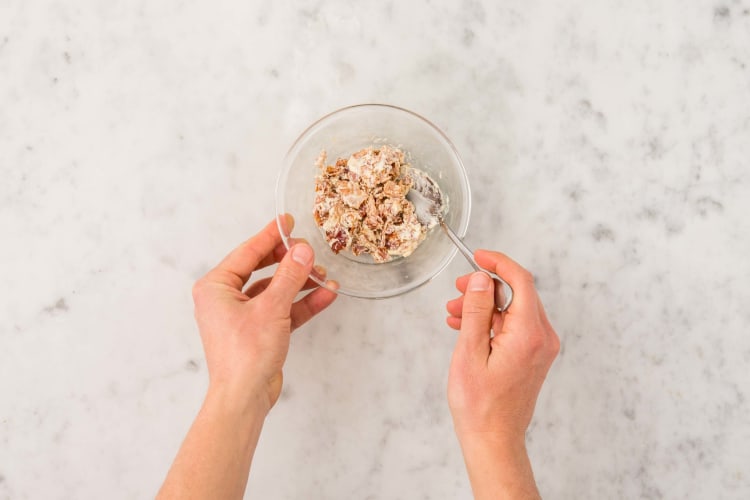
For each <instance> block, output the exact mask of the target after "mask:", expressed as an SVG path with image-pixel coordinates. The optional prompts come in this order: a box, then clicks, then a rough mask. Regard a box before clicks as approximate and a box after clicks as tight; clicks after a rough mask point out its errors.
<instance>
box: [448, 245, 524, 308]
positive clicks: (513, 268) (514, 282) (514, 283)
mask: <svg viewBox="0 0 750 500" xmlns="http://www.w3.org/2000/svg"><path fill="white" fill-rule="evenodd" d="M474 259H476V261H477V264H479V265H480V266H482V267H483V268H485V269H488V270H490V271H493V272H494V273H495V274H497V275H498V276H500V277H501V278H503V279H504V280H505V281H507V282H508V284H509V285H510V286H511V288H513V303H512V304H511V306H510V308H509V310H508V312H510V313H513V312H516V311H519V310H520V311H522V312H523V311H527V310H528V309H529V308H533V309H536V304H537V294H536V289H535V288H534V277H533V276H532V275H531V273H530V272H528V271H527V270H526V269H524V268H523V267H521V266H520V265H519V264H518V263H516V262H515V261H514V260H513V259H511V258H510V257H508V256H507V255H505V254H502V253H500V252H492V251H489V250H477V251H476V252H474ZM459 279H460V278H459ZM456 286H458V280H456Z"/></svg>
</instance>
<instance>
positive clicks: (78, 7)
mask: <svg viewBox="0 0 750 500" xmlns="http://www.w3.org/2000/svg"><path fill="white" fill-rule="evenodd" d="M748 65H750V2H748V1H747V0H743V1H736V0H714V1H710V2H709V1H701V0H697V1H691V2H685V1H680V0H670V1H662V2H653V1H645V0H635V1H630V2H622V1H618V0H602V1H598V2H589V1H584V0H572V1H568V2H552V1H546V2H545V1H534V0H531V1H529V0H524V1H520V0H519V1H504V2H492V1H490V0H467V1H464V2H450V1H447V0H433V1H421V2H416V1H415V2H390V1H389V2H344V1H331V2H315V3H307V4H303V3H302V2H295V3H293V2H289V1H284V2H271V1H264V2H257V1H246V2H239V1H213V2H183V1H177V0H163V1H159V2H146V1H140V2H126V1H108V2H99V1H95V0H75V1H67V2H66V1H53V0H0V234H1V235H2V243H1V244H0V277H1V278H2V288H0V298H1V299H2V300H0V499H5V498H8V499H26V498H29V499H38V498H44V499H48V498H75V499H80V498H111V499H118V498H123V499H126V498H147V497H149V496H152V495H153V494H154V492H155V491H156V490H157V488H158V486H159V484H160V482H161V480H162V478H163V476H164V474H165V472H166V470H167V468H168V466H169V464H170V461H171V459H172V457H173V455H174V453H175V452H176V449H177V447H178V445H179V443H180V441H181V439H182V437H183V435H184V433H185V431H186V430H187V427H188V425H189V423H190V421H191V419H192V418H193V415H194V413H195V411H196V410H197V408H198V405H199V403H200V401H201V397H202V394H203V391H204V389H205V386H206V368H205V363H204V361H203V357H202V351H201V346H200V342H199V338H198V335H197V332H196V328H195V326H194V324H193V319H192V304H191V299H190V287H191V284H192V282H193V280H195V279H196V278H197V277H198V276H200V275H201V274H202V273H203V272H204V271H205V270H206V269H207V268H208V266H210V265H212V264H213V263H215V262H216V261H217V259H219V258H220V257H221V256H222V255H223V254H224V253H225V252H226V251H228V250H229V249H230V248H232V247H233V246H234V245H235V244H236V243H237V242H239V241H241V240H242V239H243V238H245V237H246V236H248V235H249V234H251V233H253V232H255V231H256V230H257V229H258V228H260V227H261V225H262V224H263V223H264V222H265V221H266V220H268V219H270V218H271V217H272V216H273V210H272V202H273V186H274V182H275V177H276V174H277V167H278V165H279V163H280V159H281V158H282V157H283V155H284V153H285V151H286V148H287V147H288V146H289V145H290V143H291V142H292V141H293V139H294V138H295V137H296V135H297V134H298V133H299V132H300V131H301V130H302V129H303V128H304V127H305V126H306V125H307V124H308V123H309V122H310V121H311V120H313V119H315V118H317V117H319V116H320V115H322V114H324V113H327V112H329V111H332V110H334V109H336V108H339V107H341V106H344V105H348V104H353V103H358V102H372V101H375V102H388V103H393V104H397V105H401V106H404V107H407V108H410V109H413V110H415V111H417V112H419V113H421V114H423V115H425V116H427V117H428V118H430V119H431V120H433V121H434V122H435V123H437V124H438V125H439V126H441V127H442V128H443V129H444V130H445V131H446V132H447V134H448V135H449V136H450V137H451V138H452V139H453V141H454V142H455V144H456V146H457V147H458V149H459V151H460V153H461V154H462V156H463V159H464V161H465V163H466V165H467V166H468V168H469V176H470V180H471V182H472V185H473V194H474V207H475V211H474V215H473V220H472V221H471V226H470V230H469V235H468V242H469V243H470V244H471V245H474V246H483V247H492V248H498V249H502V250H503V251H505V252H507V253H509V254H511V255H513V256H514V257H516V258H517V260H519V261H520V262H522V263H523V264H525V265H526V266H527V267H529V268H530V269H531V270H532V271H533V272H534V273H535V275H536V276H537V278H538V285H539V288H540V291H541V294H542V298H543V300H544V302H545V303H546V305H547V309H548V312H549V316H550V318H551V320H552V322H553V324H554V325H555V326H556V328H557V330H558V332H559V334H560V336H561V338H562V346H563V348H562V352H561V355H560V357H559V359H558V360H557V362H556V363H555V365H554V367H553V369H552V370H551V372H550V375H549V379H548V382H547V385H546V386H545V389H544V390H543V392H542V394H541V397H540V400H539V404H538V406H537V414H536V417H535V419H534V422H533V425H532V428H531V431H530V434H529V439H530V451H531V455H532V460H533V463H534V465H535V470H536V476H537V479H538V482H539V485H540V488H541V491H542V493H543V494H544V496H545V497H546V498H562V499H583V498H618V499H620V498H621V499H635V498H654V499H656V498H669V499H677V498H701V499H702V498H711V499H719V498H748V497H749V496H750V469H748V464H749V463H750V451H749V450H750V408H748V405H749V403H748V399H749V398H750V387H749V386H748V363H750V331H749V330H750V329H749V328H748V324H750V308H749V307H748V306H749V305H750V287H748V283H749V282H750V259H748V255H750V224H749V223H748V213H749V212H750V190H749V188H750V186H749V182H750V68H748ZM467 269H468V268H467V266H466V264H465V263H464V262H460V261H458V260H455V261H454V262H453V263H452V264H451V266H450V267H449V269H448V270H447V271H446V272H445V273H444V274H442V275H441V276H440V277H439V279H437V280H436V281H435V282H433V283H431V284H429V285H428V286H427V287H424V288H422V289H420V290H419V291H417V292H415V293H412V294H410V295H408V296H405V297H402V298H399V299H393V300H388V301H383V302H368V301H359V300H353V299H347V298H342V299H341V300H339V301H338V302H337V303H336V304H335V306H334V307H333V308H332V310H331V311H329V312H328V313H327V314H326V315H325V316H324V317H321V318H318V319H317V320H316V321H315V322H313V323H312V324H311V325H309V327H307V328H306V329H305V330H304V331H301V332H299V333H298V334H297V335H296V336H295V338H294V341H293V344H292V348H291V353H290V356H289V361H288V364H287V368H286V382H287V384H286V387H285V390H284V393H283V397H282V400H281V401H280V402H279V404H278V405H277V407H275V408H274V410H273V412H272V413H271V415H270V417H269V419H268V422H267V425H266V428H265V430H264V434H263V436H262V439H261V443H260V445H259V448H258V452H257V455H256V461H255V466H254V467H255V468H254V470H253V473H252V477H251V479H250V483H249V492H248V495H247V496H248V498H264V499H359V498H362V499H364V498H368V499H381V498H382V499H398V498H403V499H407V498H408V499H414V498H425V499H427V498H430V499H455V498H468V497H470V490H469V486H468V482H467V479H466V475H465V472H464V469H463V463H462V460H461V457H460V453H459V449H458V446H457V444H456V442H455V439H454V436H453V433H452V429H451V420H450V416H449V413H448V410H447V406H446V402H445V396H444V394H445V385H446V375H447V365H448V360H449V357H450V353H451V349H452V346H453V342H454V338H455V337H454V334H453V333H452V331H450V330H448V328H447V327H445V326H444V319H443V318H444V305H443V304H444V302H445V301H446V300H447V299H449V298H450V297H452V296H453V295H454V292H453V290H452V281H453V278H454V277H455V276H456V275H458V274H459V273H464V272H466V271H467Z"/></svg>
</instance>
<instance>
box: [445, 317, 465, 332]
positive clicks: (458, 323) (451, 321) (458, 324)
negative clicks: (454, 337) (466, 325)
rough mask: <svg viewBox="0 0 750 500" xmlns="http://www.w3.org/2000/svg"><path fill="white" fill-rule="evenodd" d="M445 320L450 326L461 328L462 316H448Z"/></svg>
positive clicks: (456, 328)
mask: <svg viewBox="0 0 750 500" xmlns="http://www.w3.org/2000/svg"><path fill="white" fill-rule="evenodd" d="M445 322H446V323H448V326H449V327H451V328H453V329H454V330H460V329H461V318H456V317H455V316H448V317H447V318H446V319H445Z"/></svg>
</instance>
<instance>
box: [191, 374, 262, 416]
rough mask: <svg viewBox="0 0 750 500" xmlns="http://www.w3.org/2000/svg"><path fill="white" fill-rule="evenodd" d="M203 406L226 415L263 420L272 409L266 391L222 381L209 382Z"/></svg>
mask: <svg viewBox="0 0 750 500" xmlns="http://www.w3.org/2000/svg"><path fill="white" fill-rule="evenodd" d="M203 406H204V407H207V408H208V409H209V410H211V411H213V412H216V413H219V414H223V415H226V416H233V417H236V418H250V417H252V418H253V419H255V418H260V419H261V420H263V419H265V418H266V416H267V415H268V412H269V411H270V410H271V405H270V403H269V401H268V398H267V397H266V396H265V391H261V390H257V389H248V388H247V387H235V386H233V385H231V384H222V383H211V384H209V387H208V391H207V392H206V397H205V400H204V403H203Z"/></svg>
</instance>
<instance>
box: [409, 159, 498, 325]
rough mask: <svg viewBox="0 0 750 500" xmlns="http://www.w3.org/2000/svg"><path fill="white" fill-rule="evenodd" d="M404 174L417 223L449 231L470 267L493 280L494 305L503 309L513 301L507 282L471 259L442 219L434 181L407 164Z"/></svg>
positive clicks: (472, 254) (462, 243) (467, 251)
mask: <svg viewBox="0 0 750 500" xmlns="http://www.w3.org/2000/svg"><path fill="white" fill-rule="evenodd" d="M407 174H408V175H409V176H410V177H411V178H412V181H413V183H412V186H411V189H410V190H409V192H408V193H407V194H406V199H408V200H409V201H411V202H412V203H413V204H414V208H415V214H416V216H417V219H418V220H419V223H420V224H422V225H423V226H427V227H434V226H436V225H438V224H439V225H440V227H441V228H443V231H445V234H447V235H448V238H450V240H451V241H452V242H453V244H454V245H456V247H457V248H458V250H459V251H460V252H461V254H462V255H463V256H464V257H466V260H468V261H469V264H471V267H473V268H474V269H475V270H476V271H482V272H484V273H487V274H488V275H489V276H490V278H492V280H493V281H494V282H495V307H496V308H497V310H498V311H500V312H503V311H505V310H506V309H508V307H509V306H510V303H511V302H512V301H513V289H512V288H511V287H510V285H509V284H508V283H507V282H506V281H505V280H504V279H502V278H501V277H500V276H498V275H497V274H495V273H493V272H490V271H488V270H486V269H482V268H481V267H479V264H477V262H476V260H474V252H472V251H471V249H470V248H469V247H467V246H466V244H465V243H464V242H463V241H461V238H459V237H458V236H457V235H456V233H454V232H453V230H452V229H451V228H450V226H448V224H446V223H445V220H443V210H444V208H445V207H444V206H443V194H442V192H441V191H440V188H439V187H438V185H437V183H435V181H434V180H432V178H430V177H429V176H428V175H427V174H425V173H424V172H422V171H421V170H417V169H414V168H409V169H408V171H407Z"/></svg>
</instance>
